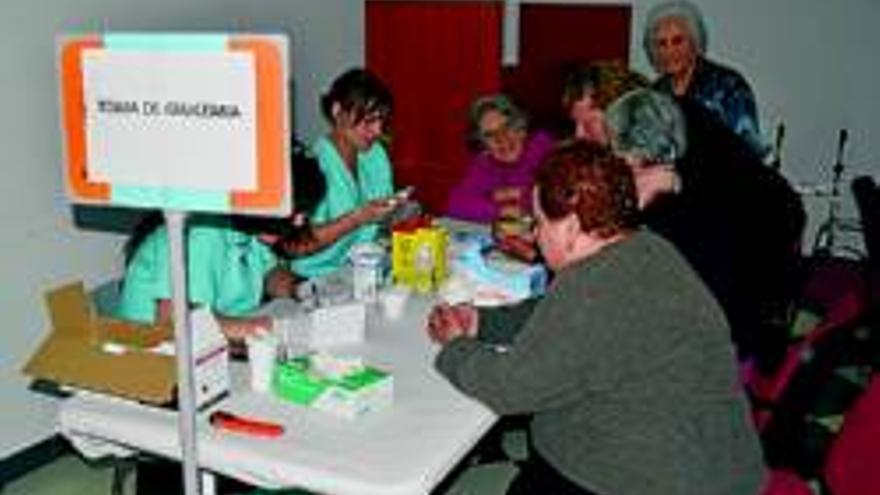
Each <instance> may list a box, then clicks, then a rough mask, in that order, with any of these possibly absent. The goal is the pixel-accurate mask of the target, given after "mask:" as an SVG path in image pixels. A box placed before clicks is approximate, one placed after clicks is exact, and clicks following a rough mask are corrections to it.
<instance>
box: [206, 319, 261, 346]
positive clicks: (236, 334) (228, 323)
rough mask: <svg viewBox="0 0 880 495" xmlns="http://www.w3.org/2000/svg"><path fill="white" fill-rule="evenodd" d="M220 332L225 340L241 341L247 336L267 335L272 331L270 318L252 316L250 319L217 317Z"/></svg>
mask: <svg viewBox="0 0 880 495" xmlns="http://www.w3.org/2000/svg"><path fill="white" fill-rule="evenodd" d="M217 321H218V322H219V323H220V330H221V331H222V332H223V335H225V336H226V338H227V339H229V340H232V341H243V340H244V338H245V337H247V336H248V335H254V334H258V333H267V332H271V331H272V318H271V317H269V316H254V317H250V318H233V317H229V316H218V317H217Z"/></svg>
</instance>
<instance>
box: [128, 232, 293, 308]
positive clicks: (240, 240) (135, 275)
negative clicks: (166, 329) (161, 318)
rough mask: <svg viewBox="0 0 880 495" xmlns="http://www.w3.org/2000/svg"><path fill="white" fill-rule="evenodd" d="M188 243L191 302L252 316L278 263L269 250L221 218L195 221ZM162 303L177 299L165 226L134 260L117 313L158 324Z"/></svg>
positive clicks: (188, 234) (146, 243)
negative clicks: (158, 306) (268, 275)
mask: <svg viewBox="0 0 880 495" xmlns="http://www.w3.org/2000/svg"><path fill="white" fill-rule="evenodd" d="M186 239H187V270H188V274H187V292H188V296H189V301H190V303H191V304H196V305H207V306H209V307H210V308H211V309H213V310H214V311H215V312H217V313H219V314H222V315H226V316H246V315H248V314H250V313H252V312H253V311H254V310H255V309H257V308H258V307H259V305H260V300H261V299H262V296H263V279H264V277H265V275H266V273H267V272H268V271H269V270H271V269H272V268H274V267H275V266H276V265H277V262H278V260H277V258H276V256H275V255H274V254H273V253H272V250H271V249H270V248H269V247H268V246H266V245H265V244H263V243H262V242H260V241H259V239H257V238H256V237H255V236H253V235H249V234H245V233H242V232H240V231H238V230H235V229H233V228H232V226H231V225H230V223H229V220H228V219H221V218H210V219H209V218H200V217H193V218H192V219H191V220H190V222H188V223H187V236H186ZM160 299H171V279H170V274H169V270H168V232H167V230H166V229H165V227H161V228H159V229H157V230H156V231H155V232H153V233H152V234H150V235H149V236H148V237H147V238H146V239H145V240H144V242H143V243H142V244H141V245H140V246H139V247H138V249H137V252H136V253H135V254H134V256H133V257H132V259H131V262H130V263H129V265H128V267H127V268H126V274H125V279H124V282H123V285H122V293H121V294H120V301H119V306H118V307H117V308H116V315H117V316H118V317H120V318H123V319H126V320H131V321H138V322H144V323H152V322H153V321H154V320H155V317H156V301H157V300H160Z"/></svg>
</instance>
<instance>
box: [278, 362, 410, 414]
mask: <svg viewBox="0 0 880 495" xmlns="http://www.w3.org/2000/svg"><path fill="white" fill-rule="evenodd" d="M274 389H275V393H276V395H277V396H278V397H280V398H282V399H284V400H287V401H290V402H293V403H295V404H299V405H302V406H307V407H311V408H313V409H316V410H319V411H323V412H327V413H330V414H332V415H334V416H337V417H341V418H345V419H357V418H359V417H361V416H364V415H366V414H368V413H372V412H375V411H379V410H382V409H386V408H388V407H390V406H391V404H392V402H393V401H394V379H393V377H392V376H391V373H389V372H387V371H384V370H381V369H379V368H376V367H373V366H369V365H365V364H363V362H362V361H361V360H360V359H357V358H337V357H333V356H330V355H328V354H325V353H316V354H307V355H304V356H299V357H296V358H293V359H290V360H288V361H286V362H284V363H280V364H279V365H278V366H277V367H276V370H275V379H274Z"/></svg>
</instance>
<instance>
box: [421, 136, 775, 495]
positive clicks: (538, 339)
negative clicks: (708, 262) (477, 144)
mask: <svg viewBox="0 0 880 495" xmlns="http://www.w3.org/2000/svg"><path fill="white" fill-rule="evenodd" d="M533 198H534V211H535V216H536V220H537V224H536V236H537V240H538V245H539V246H540V249H541V251H542V253H543V255H544V259H545V260H546V262H547V265H548V266H549V267H550V268H551V269H552V270H554V271H555V279H554V282H553V284H552V285H551V287H550V289H549V290H548V292H547V294H546V295H545V296H544V297H543V298H541V299H533V300H530V301H526V302H524V303H521V304H520V305H518V306H512V307H503V308H481V309H479V310H478V309H476V308H474V307H472V306H469V305H457V306H444V305H441V306H438V307H436V308H435V309H434V310H433V311H432V313H431V315H430V317H429V320H428V332H429V334H430V336H431V337H432V338H433V339H434V340H435V341H437V342H439V343H441V344H443V349H442V350H441V352H440V354H439V355H438V356H437V359H436V366H437V368H438V369H439V370H440V372H441V373H442V374H443V375H445V376H446V377H447V378H448V379H449V381H450V382H452V384H453V385H455V386H456V387H457V388H459V389H460V390H462V391H463V392H464V393H466V394H468V395H470V396H472V397H474V398H476V399H477V400H480V401H481V402H483V403H485V404H486V405H487V406H488V407H490V408H491V409H492V410H493V411H495V412H496V413H498V414H500V415H511V414H532V415H533V417H532V420H531V424H530V440H531V445H530V447H531V451H530V454H529V458H528V460H527V461H525V462H524V463H523V464H522V465H521V469H520V472H519V475H518V476H517V478H516V479H514V481H513V483H512V485H511V487H510V488H509V491H508V494H517V495H519V494H537V493H548V494H551V493H552V494H554V495H565V494H581V495H584V494H602V495H623V494H655V495H660V494H668V495H689V494H692V495H697V494H700V495H702V494H706V493H712V494H719V495H720V494H725V495H747V494H748V495H754V494H756V493H758V488H759V485H760V484H761V481H762V477H763V471H764V470H763V466H762V460H761V452H760V447H759V445H758V441H757V437H756V434H755V432H754V430H753V428H752V426H751V423H750V420H749V418H748V415H747V407H746V400H745V397H744V395H743V393H742V391H741V389H740V387H739V386H738V385H737V374H736V367H735V362H734V353H733V349H732V346H731V344H730V340H729V338H728V327H727V323H726V320H725V318H724V313H723V312H722V311H721V308H720V307H719V306H718V303H717V302H716V301H715V300H714V298H713V297H712V295H711V293H710V292H709V291H708V290H707V289H706V287H705V286H704V285H703V283H702V281H701V280H700V278H699V276H698V275H697V274H696V273H695V272H694V271H693V270H692V269H691V267H690V266H689V265H688V264H687V262H686V261H685V260H684V259H683V258H682V257H681V256H680V255H679V254H678V252H677V251H676V249H675V248H674V247H673V246H672V245H671V244H669V243H668V242H666V241H665V240H663V239H662V238H660V237H658V236H657V235H655V234H653V233H652V232H651V231H649V230H646V229H640V228H638V227H637V216H638V208H637V205H636V196H635V186H634V184H633V180H632V174H631V172H630V170H629V168H628V167H627V165H626V164H625V163H624V162H623V160H622V159H620V158H618V157H616V156H614V155H613V154H611V152H609V151H607V150H606V149H605V148H602V147H598V146H596V145H592V144H589V143H585V142H582V141H576V142H573V143H571V144H568V145H565V146H563V147H561V148H559V149H557V150H555V151H553V152H551V154H550V155H549V156H548V157H547V159H546V161H545V163H544V164H543V165H542V168H541V170H540V171H539V174H538V178H537V180H536V185H535V189H534V195H533Z"/></svg>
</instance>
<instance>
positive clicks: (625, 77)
mask: <svg viewBox="0 0 880 495" xmlns="http://www.w3.org/2000/svg"><path fill="white" fill-rule="evenodd" d="M649 85H650V81H649V80H648V78H647V77H645V76H644V75H642V74H640V73H638V72H636V71H633V70H631V69H629V68H627V67H626V66H625V65H623V63H621V62H620V61H617V60H611V61H600V62H593V63H591V64H589V65H587V66H584V67H578V68H577V69H575V70H573V71H572V72H570V73H569V74H568V76H567V77H566V79H565V87H564V88H563V90H562V105H563V107H564V108H565V109H566V110H568V109H570V108H571V106H572V105H574V103H575V102H576V101H578V100H580V99H581V98H583V97H584V95H587V94H588V95H590V96H591V97H592V98H593V102H594V103H595V104H596V106H597V107H599V108H600V109H601V110H605V109H606V108H608V105H611V103H613V102H614V101H615V100H617V99H618V98H620V97H621V96H623V95H624V94H626V93H628V92H630V91H632V90H634V89H638V88H645V87H648V86H649Z"/></svg>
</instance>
